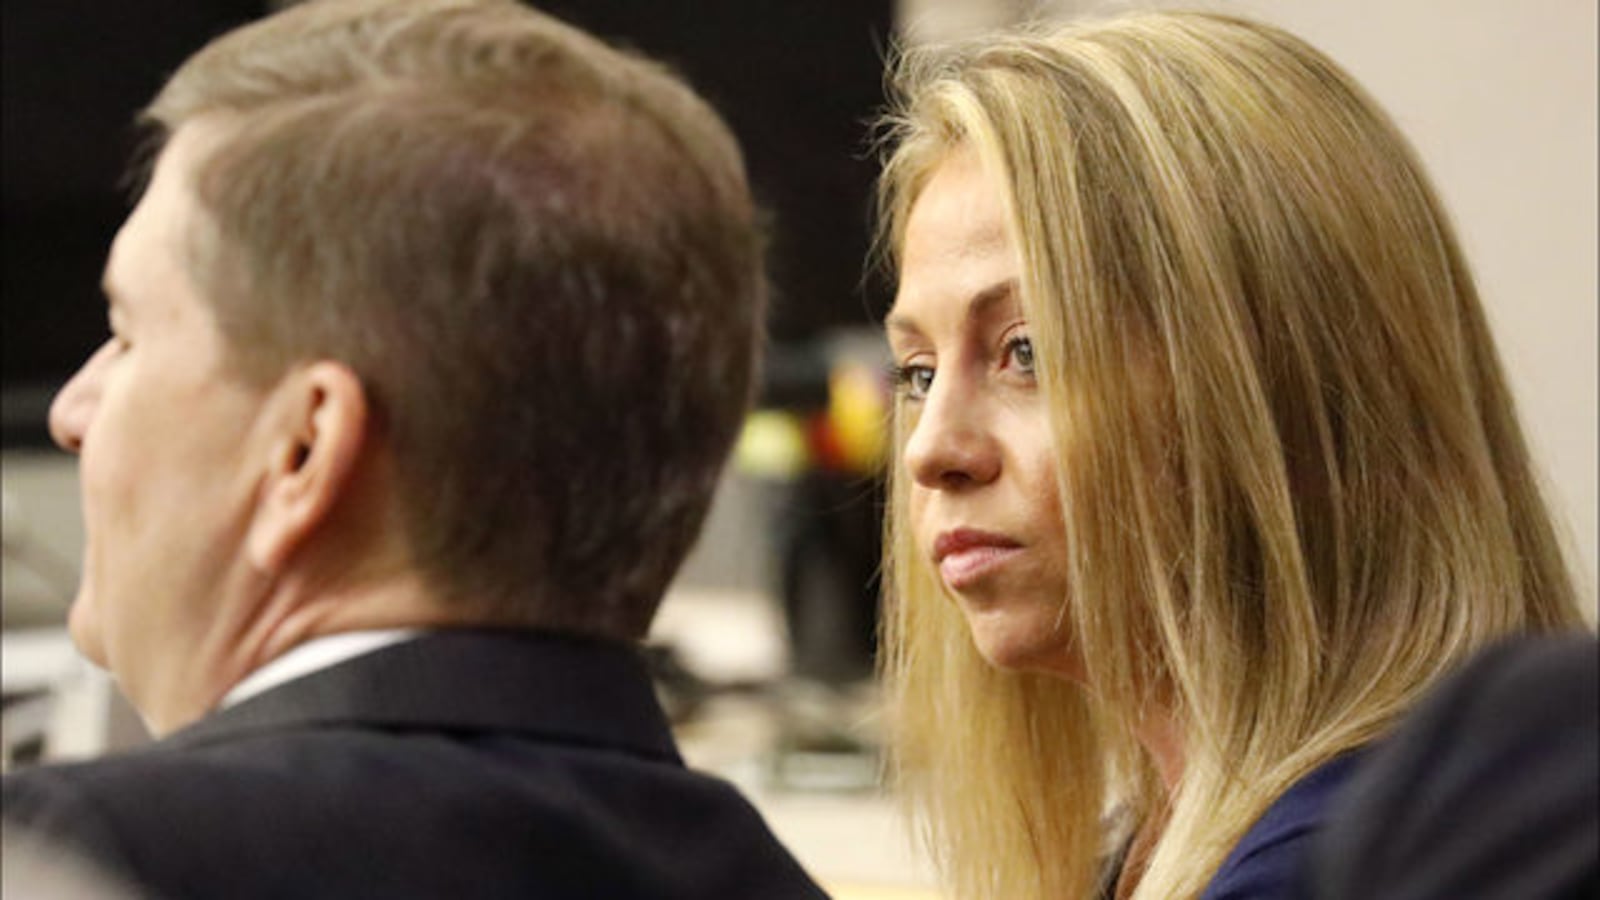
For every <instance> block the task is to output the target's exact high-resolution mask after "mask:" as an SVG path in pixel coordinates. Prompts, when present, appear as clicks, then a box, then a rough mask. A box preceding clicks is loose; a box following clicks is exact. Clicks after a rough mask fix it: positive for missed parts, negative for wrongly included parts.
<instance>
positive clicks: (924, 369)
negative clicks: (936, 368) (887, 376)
mask: <svg viewBox="0 0 1600 900" xmlns="http://www.w3.org/2000/svg"><path fill="white" fill-rule="evenodd" d="M894 383H895V388H896V389H897V390H899V391H901V392H902V393H904V394H905V396H906V397H907V399H910V400H923V399H926V398H927V396H928V391H929V390H931V389H932V388H933V368H932V367H931V366H895V367H894Z"/></svg>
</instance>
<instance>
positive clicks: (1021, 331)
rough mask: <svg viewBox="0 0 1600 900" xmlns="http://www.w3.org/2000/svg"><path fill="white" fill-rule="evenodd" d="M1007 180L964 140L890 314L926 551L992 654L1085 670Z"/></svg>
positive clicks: (918, 538)
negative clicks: (1071, 629) (1073, 634)
mask: <svg viewBox="0 0 1600 900" xmlns="http://www.w3.org/2000/svg"><path fill="white" fill-rule="evenodd" d="M1003 203H1004V200H1003V193H1002V186H1001V184H1000V183H999V182H998V181H997V180H996V179H995V178H993V177H992V176H991V175H990V174H989V173H988V172H986V171H985V170H984V169H983V168H982V166H981V165H980V164H979V162H978V160H977V157H976V155H975V154H972V153H970V152H957V153H953V154H951V155H950V156H949V157H947V158H946V160H945V161H944V162H943V163H942V164H941V165H940V166H939V167H938V168H937V169H935V170H934V174H933V177H932V178H931V179H930V180H929V182H928V184H927V186H926V187H925V188H924V190H923V191H922V193H921V195H919V196H918V198H917V200H916V202H915V204H914V205H913V206H912V208H911V214H910V217H909V219H908V221H907V224H906V230H905V238H904V241H905V242H904V245H903V247H902V248H901V250H902V253H901V272H900V289H899V293H898V294H897V295H896V297H895V303H894V309H893V310H892V311H891V312H890V314H889V317H888V320H887V328H888V333H889V344H890V347H891V349H892V351H893V353H894V357H895V364H896V368H897V375H898V378H897V380H898V382H899V390H900V393H901V399H900V403H899V408H900V410H901V415H902V416H903V417H904V428H905V432H906V435H907V436H906V439H905V441H906V442H905V446H904V448H903V449H902V452H901V458H900V460H899V465H900V466H901V467H902V471H901V472H900V473H899V474H900V476H901V477H903V478H905V479H906V483H907V484H908V485H909V486H910V489H909V493H910V509H909V511H908V512H909V517H910V526H911V532H912V534H913V536H914V538H915V542H916V547H917V552H918V553H919V554H921V555H922V556H923V557H924V559H926V560H927V562H928V564H929V565H931V566H933V567H934V569H935V571H936V572H937V576H938V579H939V581H940V582H941V583H942V584H943V585H944V588H945V590H946V591H947V592H948V593H949V594H950V595H951V596H952V597H953V598H954V599H955V600H956V602H957V603H958V604H959V605H960V607H961V610H962V612H963V613H964V614H965V616H966V619H967V624H968V625H969V626H970V628H971V629H972V637H973V640H974V642H975V643H976V644H977V647H978V650H979V651H980V652H981V653H982V654H983V655H984V657H985V658H986V659H988V660H989V662H990V663H991V664H993V665H996V666H999V667H1002V668H1008V669H1032V670H1048V671H1055V672H1060V673H1062V674H1069V675H1071V674H1075V673H1077V671H1078V670H1079V669H1080V668H1081V667H1079V666H1077V665H1076V664H1075V663H1074V662H1073V659H1074V656H1073V653H1072V651H1071V649H1070V642H1069V640H1068V632H1067V627H1066V621H1065V619H1066V617H1065V609H1066V606H1065V604H1066V599H1067V597H1066V576H1065V565H1066V560H1065V538H1064V534H1063V526H1062V520H1061V505H1060V501H1059V499H1058V495H1057V490H1056V475H1055V472H1056V468H1055V465H1056V462H1055V461H1056V450H1055V446H1054V441H1053V440H1052V438H1051V433H1050V422H1049V416H1048V414H1047V412H1046V410H1045V406H1044V400H1043V398H1042V397H1041V395H1040V392H1039V385H1038V383H1037V381H1036V380H1035V377H1034V371H1033V345H1032V344H1031V343H1030V341H1029V329H1028V321H1027V319H1026V317H1025V316H1024V314H1023V309H1022V302H1021V297H1020V296H1019V292H1020V285H1019V275H1020V264H1019V260H1018V256H1017V252H1016V248H1015V246H1014V245H1013V242H1012V239H1011V235H1010V233H1009V230H1008V228H1007V224H1006V219H1005V208H1004V205H1003Z"/></svg>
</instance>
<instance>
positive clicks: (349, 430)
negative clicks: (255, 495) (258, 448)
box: [245, 361, 369, 574]
mask: <svg viewBox="0 0 1600 900" xmlns="http://www.w3.org/2000/svg"><path fill="white" fill-rule="evenodd" d="M273 390H274V392H275V393H276V394H277V396H276V397H274V398H273V401H272V403H273V405H274V406H275V407H276V408H275V409H273V410H272V413H271V414H272V415H273V416H274V420H273V422H272V424H271V429H272V432H271V435H270V438H269V441H270V444H269V449H268V453H269V456H268V460H267V471H266V474H265V478H264V480H263V483H262V485H261V493H260V505H259V506H258V508H257V512H256V516H255V519H254V520H253V521H252V523H251V526H250V533H249V535H248V537H247V538H246V546H245V552H246V553H247V554H248V555H249V558H250V562H251V563H252V564H253V565H254V566H255V567H256V568H257V569H258V570H260V571H262V572H266V573H272V574H276V573H278V572H281V571H282V570H283V567H284V566H285V565H286V564H287V563H288V560H289V558H290V557H291V556H293V555H294V553H295V551H296V550H298V549H299V548H300V547H301V545H303V544H304V543H305V542H306V541H307V540H308V539H309V538H310V537H311V535H312V534H314V533H315V532H316V530H317V528H318V527H319V526H320V525H321V524H322V523H323V522H325V521H327V519H328V516H329V515H330V513H331V512H332V510H333V509H334V507H335V506H336V505H337V504H338V502H339V501H340V499H341V498H343V497H345V496H346V495H347V494H348V493H349V490H350V486H351V483H352V480H353V478H352V476H353V475H354V472H355V467H356V465H357V461H358V460H359V459H360V458H361V455H362V450H363V448H364V447H365V445H366V442H367V440H368V434H367V420H368V414H369V410H368V407H367V395H366V391H365V390H364V389H363V388H362V386H361V379H360V378H359V377H357V376H356V374H355V372H353V371H351V370H350V368H349V367H348V366H345V365H344V364H342V363H337V362H330V361H319V362H315V363H311V364H310V365H306V366H302V367H299V368H296V369H295V370H293V371H292V372H290V373H289V374H288V375H286V376H285V377H284V379H283V381H281V382H280V383H279V384H278V385H277V386H276V387H275V388H273Z"/></svg>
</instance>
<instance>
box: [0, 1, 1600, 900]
mask: <svg viewBox="0 0 1600 900" xmlns="http://www.w3.org/2000/svg"><path fill="white" fill-rule="evenodd" d="M280 5H283V4H281V3H278V4H274V3H267V2H244V0H205V2H201V0H125V2H120V3H105V2H103V0H6V2H5V3H4V4H3V5H0V48H3V50H0V97H3V116H4V128H3V129H0V142H3V169H0V175H3V209H4V229H5V240H4V242H3V255H4V266H3V270H0V300H3V306H4V322H3V328H0V336H3V353H0V362H3V382H0V392H3V393H0V412H3V417H0V419H3V439H4V443H3V465H0V478H3V488H4V559H5V564H4V567H3V573H4V585H3V595H0V621H3V625H4V648H3V653H0V660H3V662H4V668H3V678H0V687H3V689H4V751H5V753H4V765H5V766H6V767H13V766H18V765H27V764H29V763H30V762H33V761H36V760H39V759H47V758H70V757H74V756H84V755H92V754H96V753H100V752H104V751H105V750H107V749H111V748H116V747H121V746H127V745H131V744H134V743H137V742H138V741H140V740H143V739H144V737H143V730H142V728H141V726H140V725H139V723H138V721H137V718H136V717H135V716H133V715H132V713H131V711H130V710H129V709H128V708H127V707H126V705H125V704H124V703H123V702H122V701H121V700H120V698H118V696H117V694H116V691H115V687H114V685H112V684H111V683H110V682H109V681H108V680H107V679H106V678H105V677H104V676H103V675H101V674H100V673H98V672H95V671H93V670H91V669H89V668H88V667H87V666H86V665H84V664H83V663H81V662H79V661H78V660H77V658H76V657H75V655H74V654H73V653H72V651H71V649H70V645H69V644H68V643H67V641H66V639H65V636H64V633H63V632H62V624H63V622H64V619H65V613H66V603H67V601H68V599H69V598H70V597H71V596H72V594H73V593H74V591H75V588H76V582H77V568H78V555H79V552H80V545H81V542H82V524H81V521H80V519H79V513H78V501H77V486H76V477H75V469H74V465H73V462H72V460H71V459H70V458H69V457H67V456H66V455H64V454H61V453H59V452H57V451H55V450H54V449H53V448H51V446H50V444H49V440H48V436H47V433H46V429H45V415H46V410H47V408H48V403H49V399H50V397H51V396H52V395H53V394H54V392H55V391H56V390H57V389H58V388H59V386H60V385H61V383H62V382H63V381H64V380H65V378H66V377H67V376H68V375H70V374H71V372H72V371H73V370H74V369H75V368H76V366H77V365H78V363H79V362H80V361H81V360H82V359H83V358H84V357H86V356H87V355H88V354H89V353H90V352H91V350H92V349H93V348H94V347H95V346H96V345H97V344H98V343H99V342H100V341H101V340H103V339H104V336H105V333H106V329H105V324H104V320H105V312H104V301H103V300H102V298H101V297H100V295H99V291H98V288H97V284H98V280H99V274H100V268H101V265H102V261H103V258H104V254H105V250H106V247H107V246H108V245H109V242H110V238H111V236H112V234H113V233H114V232H115V230H116V227H117V226H118V224H119V223H120V221H121V219H122V218H123V217H124V216H125V214H126V212H127V209H128V200H127V197H126V194H125V192H124V191H123V190H122V189H121V188H120V187H119V181H120V176H121V173H122V171H123V168H124V165H125V161H126V159H127V158H128V156H129V154H130V152H131V150H132V149H133V143H134V132H133V129H132V128H131V121H132V116H133V114H134V112H135V111H136V110H137V109H138V108H139V106H140V105H141V104H142V103H143V102H145V101H146V100H148V99H149V98H150V96H151V95H152V94H153V93H154V92H155V90H156V89H157V88H158V86H159V85H160V83H161V80H162V78H163V77H164V75H165V73H167V72H168V71H170V70H171V68H173V67H174V66H175V65H176V64H177V63H178V62H180V61H181V60H182V59H183V58H184V57H185V56H187V55H188V54H189V53H190V52H192V51H193V50H194V49H196V48H197V47H199V46H200V45H201V44H202V43H203V42H204V41H205V40H206V39H208V38H209V37H210V36H212V35H214V34H217V33H219V32H221V31H224V30H226V29H228V28H230V27H232V26H234V25H237V24H240V23H242V22H245V21H248V20H250V19H252V18H255V17H257V16H260V15H262V14H264V13H266V12H268V11H269V10H270V9H271V8H272V7H274V6H280ZM1161 5H1171V4H1159V3H1128V2H1120V3H1105V2H1093V0H1078V2H1073V0H1055V2H1022V0H854V2H848V3H820V2H816V0H760V2H747V0H693V2H689V0H552V2H549V3H545V4H541V6H542V8H544V9H546V10H548V11H550V12H552V13H555V14H557V15H559V16H561V17H563V18H566V19H569V20H570V21H572V22H574V23H576V24H578V25H580V26H582V27H584V28H587V29H589V30H591V31H593V32H595V33H597V34H600V35H602V36H605V37H607V38H610V39H612V40H615V41H619V42H621V43H624V44H629V45H632V46H634V47H637V48H639V49H641V50H643V51H645V52H647V53H649V54H651V55H653V56H656V57H658V58H662V59H665V60H667V61H668V62H670V63H672V64H673V65H675V66H676V67H677V68H678V69H679V70H680V71H682V72H684V73H685V74H687V75H688V76H689V78H690V80H691V81H693V82H694V83H695V85H696V86H697V87H698V88H699V89H700V90H701V91H702V92H704V93H705V94H706V95H707V96H708V97H709V98H710V99H711V100H712V101H713V102H714V103H716V104H717V105H718V107H719V108H720V109H721V110H722V111H723V112H724V113H725V115H726V116H727V118H728V120H729V121H730V123H731V124H732V126H733V128H734V130H735V131H736V132H737V133H738V134H739V136H740V139H741V140H742V142H743V143H744V146H745V149H746V154H747V157H748V163H749V168H750V172H751V176H752V179H753V181H754V183H755V186H756V190H757V193H758V196H759V198H760V200H761V201H762V202H763V204H764V205H765V206H766V207H767V208H768V209H769V210H770V211H771V213H772V219H773V227H774V231H773V251H772V266H773V279H774V283H775V288H776V297H775V301H774V303H773V306H772V309H771V313H770V316H769V321H768V334H769V338H770V342H769V349H768V356H767V360H768V361H767V371H766V376H765V381H764V384H763V388H762V392H761V397H760V400H759V403H758V407H759V408H758V409H757V411H756V412H755V413H754V414H753V415H752V416H751V418H750V420H749V423H748V425H747V427H746V429H745V433H744V435H743V437H742V439H741V441H740V445H739V448H738V450H737V452H736V454H735V461H734V464H733V465H732V466H731V467H730V470H729V472H728V475H727V477H726V479H725V481H724V484H723V487H722V490H721V492H720V494H719V496H718V499H717V502H716V505H715V507H714V509H713V511H712V515H711V518H710V521H709V523H708V526H707V528H706V531H705V533H704V535H703V537H702V539H701V541H700V544H699V546H698V548H697V549H696V551H695V553H694V555H693V556H692V557H691V558H690V560H689V562H688V563H687V565H686V566H685V568H684V570H683V572H682V574H681V576H680V578H679V580H678V582H677V584H676V585H675V586H674V588H673V590H672V592H671V593H670V595H669V597H668V599H667V601H666V603H665V604H664V606H663V609H662V613H661V617H660V619H659V621H658V623H657V628H656V631H655V633H654V635H653V638H652V642H651V648H650V652H651V654H652V659H653V662H654V663H655V665H656V670H657V672H658V675H659V684H660V686H661V692H662V696H663V698H664V700H665V701H666V703H667V706H668V708H669V711H670V712H671V714H672V715H673V717H674V720H675V722H676V723H677V726H678V730H679V734H680V737H681V738H682V740H683V743H684V747H685V755H686V756H687V757H688V758H689V760H690V762H691V763H693V764H696V765H699V766H702V767H705V768H710V769H714V770H716V771H718V772H721V773H722V774H724V775H726V776H727V777H729V778H731V779H733V780H734V781H735V782H737V783H739V784H740V785H741V786H743V787H745V788H746V789H747V790H749V791H750V792H751V793H752V794H753V795H754V796H755V797H756V799H757V801H758V805H760V806H762V808H763V810H764V811H765V812H766V814H767V815H768V817H769V819H770V820H771V821H772V824H773V827H774V829H775V830H776V831H777V832H778V833H779V835H780V836H781V837H782V838H784V839H785V840H786V841H787V842H788V843H789V844H790V845H791V846H792V847H793V848H794V850H795V852H796V854H797V855H798V856H799V857H800V858H801V859H802V861H803V862H804V863H805V864H806V865H807V866H808V867H810V868H811V869H812V871H813V872H814V873H815V874H817V876H818V877H819V878H820V879H822V880H823V881H824V883H826V884H828V885H829V886H830V887H832V888H834V889H835V890H836V891H837V892H838V893H839V894H840V896H844V897H849V896H856V897H868V896H875V897H899V896H905V897H910V896H929V895H931V894H929V893H928V892H929V885H931V883H932V877H931V873H930V868H929V866H928V863H927V862H926V860H923V859H921V858H919V857H918V856H917V855H916V854H915V853H913V852H912V850H911V847H910V844H909V842H908V841H907V840H906V839H905V837H904V836H903V829H902V827H901V825H900V823H899V821H898V819H897V818H896V814H895V812H894V809H893V803H892V798H888V797H885V796H884V795H883V793H882V791H881V790H880V789H879V787H878V780H879V769H880V763H879V758H878V753H877V750H876V735H875V727H874V726H875V718H874V708H875V707H874V695H873V691H872V688H871V671H872V657H871V654H872V641H873V630H874V628H875V626H876V603H877V600H876V595H877V581H876V573H877V555H878V528H879V515H880V511H881V502H882V498H881V492H880V489H879V472H880V469H881V466H882V464H883V439H884V438H883V430H882V425H883V421H882V417H883V409H884V402H885V399H886V396H887V385H886V383H885V380H884V377H883V374H882V373H883V371H884V366H885V364H886V362H887V359H886V358H885V356H884V350H883V347H882V342H881V340H880V338H879V336H878V333H877V325H878V322H879V321H880V319H881V316H882V315H883V313H884V311H885V309H886V307H887V304H888V300H889V298H890V296H891V293H892V290H891V287H890V286H889V285H887V284H885V283H884V282H883V281H882V280H881V279H879V278H878V277H877V276H876V275H875V274H874V273H872V272H871V271H870V270H869V269H868V267H867V265H866V263H865V259H866V255H867V250H868V246H869V236H870V233H871V215H870V213H871V191H872V180H873V177H874V173H875V169H876V165H875V161H874V159H873V158H872V155H871V153H870V152H869V148H868V145H867V142H866V136H867V123H868V122H869V121H870V119H871V118H872V116H873V113H874V110H875V109H876V108H877V107H878V106H879V105H880V104H881V102H882V74H881V70H882V59H883V57H884V55H885V54H886V53H887V50H888V48H889V47H890V46H891V45H892V44H893V43H894V42H896V41H921V40H940V39H945V38H949V37H955V36H959V35H962V34H966V33H971V32H975V31H981V30H983V29H987V28H993V27H997V26H1001V25H1004V24H1006V23H1009V22H1012V21H1016V20H1019V19H1023V18H1030V17H1038V16H1068V15H1077V14H1085V13H1088V14H1093V13H1100V12H1108V11H1115V10H1120V9H1127V8H1135V7H1151V6H1161ZM1183 5H1185V6H1188V7H1193V6H1195V5H1202V6H1205V7H1207V8H1213V9H1221V10H1227V11H1233V12H1240V13H1244V14H1248V15H1252V16H1255V17H1259V18H1262V19H1266V20H1268V21H1272V22H1276V23H1278V24H1280V25H1283V26H1286V27H1288V28H1289V29H1291V30H1292V31H1295V32H1297V33H1298V34H1300V35H1301V36H1303V37H1305V38H1307V39H1308V40H1310V41H1311V42H1312V43H1314V44H1316V45H1317V46H1319V47H1321V48H1322V49H1323V50H1325V51H1327V52H1328V53H1329V54H1331V55H1332V56H1333V57H1334V58H1335V59H1337V60H1338V61H1339V62H1340V63H1342V64H1343V65H1344V66H1345V67H1347V68H1348V69H1349V70H1350V71H1351V72H1352V73H1353V74H1354V75H1355V76H1356V78H1357V79H1359V80H1360V81H1361V82H1362V83H1363V84H1365V85H1366V86H1367V87H1368V88H1369V89H1370V90H1371V91H1372V92H1373V93H1374V94H1375V95H1376V96H1377V97H1378V98H1379V100H1380V101H1381V102H1382V103H1383V104H1384V105H1385V106H1386V107H1387V108H1388V109H1389V111H1390V112H1391V113H1392V114H1393V115H1394V116H1395V118H1396V119H1397V120H1398V121H1399V123H1400V125H1401V127H1402V128H1403V129H1404V130H1405V132H1406V133H1407V134H1408V135H1409V136H1410V137H1411V138H1412V140H1413V141H1414V142H1415V143H1416V145H1417V147H1418V149H1419V150H1420V152H1421V154H1422V156H1423V158H1424V160H1425V162H1426V164H1427V165H1428V168H1429V170H1430V172H1431V173H1432V175H1433V176H1434V178H1435V180H1436V183H1437V185H1438V187H1439V189H1440V190H1441V192H1442V193H1443V195H1444V198H1445V201H1446V203H1447V205H1448V206H1449V207H1450V209H1451V210H1452V212H1453V214H1454V216H1455V217H1456V220H1457V223H1458V226H1459V228H1460V232H1461V237H1462V240H1463V241H1464V243H1465V245H1466V249H1467V253H1468V255H1469V258H1470V259H1471V260H1472V263H1473V265H1474V267H1475V271H1476V274H1477V275H1478V278H1479V280H1480V286H1481V288H1482V291H1483V295H1484V297H1485V300H1486V302H1487V304H1488V307H1489V314H1490V316H1491V319H1492V320H1493V323H1494V326H1495V328H1496V331H1497V335H1498V338H1499V341H1500V346H1501V351H1502V353H1503V356H1504V359H1505V361H1506V364H1507V366H1508V368H1509V369H1510V373H1511V379H1512V382H1513V387H1514V389H1515V390H1516V392H1517V395H1518V399H1519V401H1520V402H1521V408H1522V412H1523V416H1524V420H1525V423H1526V426H1527V429H1528V432H1529V435H1530V438H1531V440H1532V442H1533V445H1534V449H1535V451H1536V453H1537V454H1538V457H1539V459H1540V460H1541V462H1542V464H1543V466H1544V471H1545V474H1546V478H1547V485H1548V489H1549V493H1550V496H1551V498H1552V500H1553V503H1554V506H1555V508H1556V511H1557V514H1558V515H1559V516H1560V517H1562V520H1563V524H1564V525H1565V526H1566V528H1567V530H1568V532H1569V536H1570V546H1571V558H1572V560H1573V564H1574V567H1575V569H1576V570H1577V574H1578V577H1579V579H1580V582H1581V583H1582V584H1583V585H1584V588H1585V591H1586V596H1587V597H1588V598H1589V603H1590V610H1591V614H1593V612H1594V585H1595V574H1596V557H1597V553H1596V546H1597V524H1596V518H1597V507H1600V500H1597V496H1596V476H1597V471H1600V464H1597V451H1596V435H1597V432H1600V427H1597V421H1596V420H1597V406H1600V402H1597V397H1596V382H1597V375H1600V364H1597V354H1596V346H1597V322H1596V297H1597V290H1596V289H1597V269H1596V258H1597V235H1596V231H1597V229H1596V221H1597V185H1596V162H1597V150H1596V137H1597V82H1600V72H1597V63H1596V56H1597V54H1596V43H1597V21H1596V19H1597V14H1596V6H1595V4H1594V3H1593V2H1592V0H1529V2H1527V3H1520V4H1506V3H1502V2H1499V0H1399V2H1395V0H1238V2H1209V3H1203V4H1194V3H1188V4H1183Z"/></svg>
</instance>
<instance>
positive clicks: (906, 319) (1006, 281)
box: [883, 277, 1017, 336]
mask: <svg viewBox="0 0 1600 900" xmlns="http://www.w3.org/2000/svg"><path fill="white" fill-rule="evenodd" d="M1016 292H1017V279H1016V278H1015V277H1008V278H1003V279H1001V280H999V281H997V282H995V283H994V284H991V285H989V286H988V287H986V288H983V289H982V290H980V291H978V292H976V293H974V294H973V295H972V296H971V298H969V299H968V300H967V314H966V318H967V319H968V320H969V321H970V320H976V319H983V318H985V317H987V316H988V315H990V313H991V312H992V310H993V309H994V307H996V306H998V305H999V304H1001V303H1003V302H1005V301H1006V300H1009V299H1011V298H1012V297H1014V296H1016ZM883 327H884V329H885V330H887V331H889V332H890V333H891V334H905V335H911V336H916V335H920V334H922V329H921V328H920V327H918V326H917V323H916V320H915V319H913V318H912V317H910V316H908V315H906V314H905V313H903V312H900V311H899V310H898V309H891V310H889V314H888V315H887V316H885V317H884V320H883Z"/></svg>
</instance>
